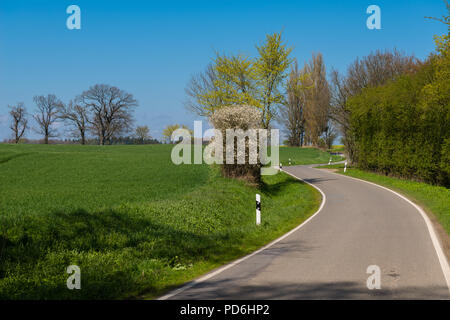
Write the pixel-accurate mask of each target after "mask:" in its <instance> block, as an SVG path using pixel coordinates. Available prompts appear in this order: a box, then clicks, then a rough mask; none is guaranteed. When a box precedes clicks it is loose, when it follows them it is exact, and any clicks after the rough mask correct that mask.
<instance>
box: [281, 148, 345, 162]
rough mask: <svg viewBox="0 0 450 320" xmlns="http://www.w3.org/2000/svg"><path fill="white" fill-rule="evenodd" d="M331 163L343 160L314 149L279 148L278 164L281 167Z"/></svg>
mask: <svg viewBox="0 0 450 320" xmlns="http://www.w3.org/2000/svg"><path fill="white" fill-rule="evenodd" d="M330 157H331V158H332V161H340V160H342V159H343V158H342V157H340V156H330V153H328V152H325V151H322V150H319V149H316V148H300V147H280V162H281V163H282V164H283V166H288V165H289V159H291V165H300V164H318V163H328V161H329V160H330Z"/></svg>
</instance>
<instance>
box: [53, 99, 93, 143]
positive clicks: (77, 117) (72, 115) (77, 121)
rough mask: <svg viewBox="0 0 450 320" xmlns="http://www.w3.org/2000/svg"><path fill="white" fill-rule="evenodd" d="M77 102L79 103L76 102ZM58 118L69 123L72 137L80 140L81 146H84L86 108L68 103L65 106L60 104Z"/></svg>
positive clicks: (72, 102) (74, 103)
mask: <svg viewBox="0 0 450 320" xmlns="http://www.w3.org/2000/svg"><path fill="white" fill-rule="evenodd" d="M78 102H79V101H78ZM59 118H60V119H62V120H64V121H66V122H69V124H70V125H71V126H72V127H73V129H72V130H71V132H72V135H73V136H75V137H79V138H80V143H81V144H82V145H84V144H86V132H87V128H88V121H89V115H88V110H87V108H86V106H84V105H81V104H80V103H77V101H75V102H74V101H72V100H71V101H69V103H68V104H67V105H65V104H62V105H61V106H60V109H59Z"/></svg>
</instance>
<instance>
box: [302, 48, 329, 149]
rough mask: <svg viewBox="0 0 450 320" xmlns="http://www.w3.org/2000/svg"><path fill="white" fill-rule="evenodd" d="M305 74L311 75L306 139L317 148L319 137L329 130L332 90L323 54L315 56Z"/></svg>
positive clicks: (307, 98)
mask: <svg viewBox="0 0 450 320" xmlns="http://www.w3.org/2000/svg"><path fill="white" fill-rule="evenodd" d="M303 72H304V73H306V74H309V75H310V76H309V84H310V86H309V87H308V88H307V89H306V104H305V131H306V137H307V140H308V142H310V143H311V144H313V145H315V146H317V143H318V139H319V137H320V136H321V135H322V134H323V133H324V132H325V130H326V129H327V126H328V119H329V110H330V89H329V86H328V81H327V74H326V68H325V63H324V61H323V57H322V54H321V53H318V54H313V56H312V58H311V60H310V62H309V63H308V64H306V65H305V67H304V71H303Z"/></svg>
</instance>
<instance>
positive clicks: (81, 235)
mask: <svg viewBox="0 0 450 320" xmlns="http://www.w3.org/2000/svg"><path fill="white" fill-rule="evenodd" d="M171 148H172V146H170V145H149V146H103V147H101V146H74V145H71V146H66V145H0V185H2V186H3V187H2V188H0V299H106V298H108V299H116V298H126V297H138V296H139V297H142V296H144V297H147V298H152V297H155V296H157V295H159V294H162V293H164V292H165V291H167V290H168V289H170V288H173V287H175V286H177V285H180V284H182V283H183V282H185V281H188V280H190V279H192V278H194V277H196V276H198V275H200V274H202V273H205V272H207V271H209V270H211V269H213V268H215V267H218V266H220V265H222V264H224V263H226V262H229V261H231V260H233V259H236V258H238V257H240V256H242V255H245V254H247V253H249V252H251V251H253V250H255V249H257V248H259V247H261V246H262V245H264V244H266V243H268V242H269V241H271V240H273V239H275V238H277V237H278V236H281V235H282V234H284V233H285V232H287V231H288V230H290V229H292V228H294V227H295V226H296V225H298V224H300V223H301V222H302V221H304V220H305V219H306V218H307V217H309V216H310V215H311V214H312V213H313V212H315V210H316V209H317V208H318V205H319V203H320V201H321V200H320V195H319V194H318V193H317V192H316V191H315V190H314V189H313V188H311V187H310V186H308V185H306V184H304V183H302V182H300V181H298V180H296V179H293V178H291V177H290V176H288V175H286V174H283V173H280V174H277V175H275V176H264V177H263V184H262V185H261V187H260V189H259V190H258V189H256V188H255V187H252V186H249V185H247V184H246V183H245V182H244V181H241V180H235V179H226V178H223V177H221V175H220V170H219V168H217V167H216V166H207V165H180V166H175V165H173V164H172V163H171V160H170V150H171ZM256 193H260V194H261V198H262V224H261V225H260V226H259V227H257V226H256V225H255V194H256ZM69 265H78V266H79V267H80V269H81V290H68V289H67V287H66V280H67V278H68V276H69V274H67V273H66V269H67V267H68V266H69Z"/></svg>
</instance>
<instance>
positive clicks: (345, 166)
mask: <svg viewBox="0 0 450 320" xmlns="http://www.w3.org/2000/svg"><path fill="white" fill-rule="evenodd" d="M346 171H347V161H345V165H344V173H345V172H346Z"/></svg>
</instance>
